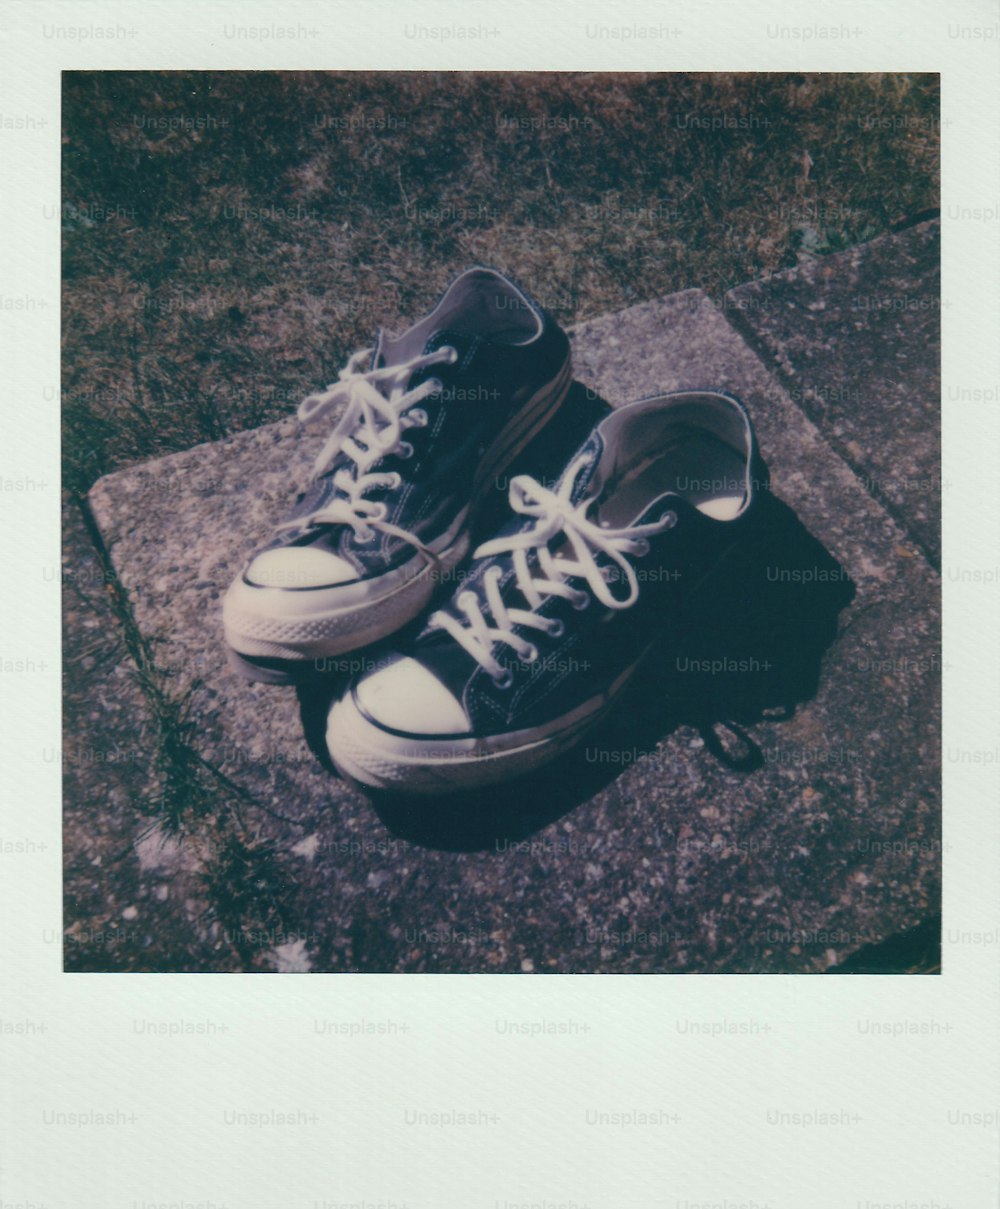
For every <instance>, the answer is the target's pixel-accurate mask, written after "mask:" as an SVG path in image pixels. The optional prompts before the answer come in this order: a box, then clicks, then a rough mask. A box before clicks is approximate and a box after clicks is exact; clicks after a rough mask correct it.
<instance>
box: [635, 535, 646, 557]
mask: <svg viewBox="0 0 1000 1209" xmlns="http://www.w3.org/2000/svg"><path fill="white" fill-rule="evenodd" d="M648 553H649V542H648V541H646V539H645V538H644V537H640V538H638V539H637V540H636V543H635V549H634V550H633V551H632V556H633V558H645V557H646V555H647V554H648Z"/></svg>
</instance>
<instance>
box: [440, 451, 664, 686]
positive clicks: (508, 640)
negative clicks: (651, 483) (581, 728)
mask: <svg viewBox="0 0 1000 1209" xmlns="http://www.w3.org/2000/svg"><path fill="white" fill-rule="evenodd" d="M588 462H589V458H588V457H587V456H586V455H584V456H582V457H580V458H578V459H577V460H576V461H575V462H574V463H573V465H572V466H571V467H570V468H569V471H568V472H567V474H566V475H565V477H564V478H563V481H562V483H561V484H560V486H559V488H558V490H556V491H550V490H549V489H548V488H546V487H543V486H542V485H541V484H540V483H539V482H537V480H535V479H533V478H532V477H531V476H530V475H526V474H521V475H518V476H517V477H516V478H514V479H512V480H511V484H510V506H511V507H512V508H513V509H514V511H515V512H520V513H522V514H523V515H524V516H534V517H537V518H538V523H537V524H536V525H535V526H534V528H532V529H528V530H525V531H524V532H523V533H514V534H511V535H510V536H507V537H498V538H495V539H494V540H493V541H488V542H486V543H484V544H483V545H481V546H480V547H479V548H478V549H477V550H476V552H475V555H474V557H476V558H488V557H490V556H491V555H494V554H504V553H508V552H510V551H513V554H514V559H513V562H514V572H515V577H516V580H517V587H518V589H519V590H520V592H521V595H522V596H523V597H524V598H525V600H526V601H527V602H528V604H529V605H530V606H531V610H535V609H537V608H538V607H539V606H540V605H541V604H542V602H543V600H544V599H545V597H546V596H559V597H562V599H564V600H569V601H571V602H572V604H573V605H574V607H575V608H578V609H582V608H586V606H587V605H588V604H589V603H590V593H592V594H593V595H594V596H595V597H596V598H597V599H598V600H599V601H600V602H601V604H603V605H604V606H605V607H606V608H609V609H627V608H630V607H631V606H632V605H633V604H635V602H636V600H637V599H638V597H639V583H638V579H637V577H636V573H635V569H634V568H633V567H632V565H631V563H630V562H629V561H628V559H627V558H625V555H626V554H633V555H638V556H640V557H641V556H642V555H643V554H645V553H646V552H647V551H648V549H649V543H648V542H647V540H646V537H647V535H649V534H652V533H660V532H662V531H663V530H664V529H668V528H670V527H671V526H672V525H673V524H675V523H676V520H677V517H676V514H675V513H673V512H667V513H665V514H664V515H663V516H662V517H660V519H659V520H658V521H654V522H653V523H651V524H646V525H632V526H629V527H626V528H622V529H610V528H605V527H604V526H602V525H599V524H595V523H594V521H591V520H588V519H587V516H586V513H587V509H588V508H589V507H590V505H591V503H592V502H593V497H591V498H589V499H585V500H583V501H582V502H581V503H579V504H575V505H574V504H573V503H572V502H571V497H572V494H573V486H574V483H575V482H576V479H577V476H578V475H579V473H580V471H581V470H582V469H583V467H584V466H586V465H587V464H588ZM560 533H561V534H564V535H565V536H566V537H567V538H568V539H569V542H570V545H571V546H572V548H573V553H574V554H575V555H576V558H575V559H572V558H566V557H559V558H557V557H555V556H554V555H553V554H552V552H551V551H550V549H549V545H548V543H549V542H550V541H551V540H552V538H553V537H555V536H556V535H557V534H560ZM531 551H537V554H538V564H539V569H540V570H541V572H542V577H541V578H532V573H531V568H530V567H529V565H528V554H529V552H531ZM595 551H596V552H598V553H604V554H607V555H608V556H609V557H610V558H611V559H612V560H613V561H614V563H616V564H617V566H618V568H619V570H620V571H621V573H622V575H623V576H624V578H625V581H626V583H627V584H628V589H629V590H628V595H627V596H625V597H623V598H621V599H619V598H618V597H616V596H615V595H614V594H613V593H612V592H611V590H610V588H609V587H608V584H607V581H606V580H605V578H604V575H603V574H602V572H601V568H600V567H599V566H598V565H597V562H596V561H595V557H594V553H595ZM571 576H579V577H582V578H583V579H586V581H587V584H588V586H589V588H590V593H588V592H587V591H585V590H584V589H582V588H574V587H572V586H571V585H570V584H568V583H567V582H566V580H567V579H569V578H570V577H571ZM502 578H503V571H502V570H501V568H500V567H490V568H489V570H488V571H487V572H486V575H485V577H484V584H485V589H486V601H487V603H488V605H489V609H490V613H491V615H492V619H493V623H494V624H493V625H492V626H491V625H490V623H489V621H488V620H487V618H486V617H485V616H484V615H483V609H482V604H481V602H480V600H479V597H478V596H477V595H476V593H475V592H472V591H466V592H462V593H460V594H459V596H458V598H457V601H456V604H457V606H458V608H459V609H460V610H461V611H462V612H463V613H464V614H465V619H466V621H465V622H463V621H462V620H461V619H460V618H458V617H454V616H452V615H451V614H449V613H445V612H442V611H438V612H436V613H433V614H432V615H431V617H430V619H429V620H430V624H431V625H432V626H435V627H438V628H440V629H443V630H446V631H447V632H448V633H449V634H450V635H451V636H452V638H454V639H455V641H456V642H458V643H459V644H460V645H461V646H462V647H464V648H465V650H466V651H468V653H469V654H470V655H471V656H472V657H473V659H475V660H476V662H477V663H478V664H479V665H480V666H481V667H483V668H484V669H485V670H486V671H488V672H489V673H490V675H491V676H492V677H493V679H494V681H495V682H496V683H497V684H498V685H499V686H500V687H504V688H505V687H508V686H509V685H510V684H511V683H512V680H513V676H512V674H511V672H510V670H509V669H508V668H505V667H504V666H503V665H502V664H501V663H500V662H499V661H498V660H497V659H496V658H495V656H494V654H493V647H494V646H495V645H496V644H497V643H504V644H506V645H507V646H509V647H511V648H513V650H514V652H515V654H516V655H517V657H518V659H520V660H522V661H524V662H528V663H532V662H534V661H535V660H536V659H537V658H538V648H537V647H536V646H535V645H534V643H531V642H526V641H525V640H524V639H523V638H521V637H519V636H518V635H517V634H515V633H514V626H515V625H521V626H527V627H529V628H530V629H535V630H540V631H542V632H543V633H546V634H550V635H551V636H553V637H558V636H559V635H560V634H561V633H562V632H563V623H562V622H561V621H560V620H559V619H558V618H551V617H539V616H538V614H537V613H535V612H534V611H530V612H529V611H528V610H527V609H516V608H515V609H512V608H508V607H507V605H506V604H505V603H504V600H503V597H502V596H501V594H500V580H501V579H502Z"/></svg>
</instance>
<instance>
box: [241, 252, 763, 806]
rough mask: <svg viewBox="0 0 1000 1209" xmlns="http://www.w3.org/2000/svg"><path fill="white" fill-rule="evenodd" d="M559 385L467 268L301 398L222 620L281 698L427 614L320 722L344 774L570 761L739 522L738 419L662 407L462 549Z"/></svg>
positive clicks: (694, 406) (746, 468)
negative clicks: (398, 328) (311, 442)
mask: <svg viewBox="0 0 1000 1209" xmlns="http://www.w3.org/2000/svg"><path fill="white" fill-rule="evenodd" d="M571 382H572V370H571V361H570V346H569V341H568V339H567V337H566V334H565V333H564V332H563V331H562V329H561V328H560V327H559V326H558V324H557V323H556V322H555V321H554V320H553V319H552V317H551V316H550V315H549V314H548V313H547V312H546V311H545V310H544V308H543V307H542V306H540V305H539V304H538V303H537V302H535V300H534V299H532V298H531V297H530V296H529V295H528V294H527V293H526V292H525V291H524V290H522V289H520V288H519V287H518V286H516V285H515V284H514V283H513V282H512V281H510V280H509V279H508V278H507V277H505V276H504V275H503V274H501V273H498V272H496V271H494V270H492V269H487V268H473V269H470V270H468V271H467V272H465V273H463V274H461V275H460V276H459V277H458V278H457V279H456V280H455V281H454V282H453V283H452V285H451V286H450V287H449V288H448V290H447V291H446V292H445V294H444V295H443V296H442V298H441V300H440V302H439V303H438V304H437V306H436V307H435V308H434V310H433V311H432V312H431V313H430V314H429V315H427V316H426V317H425V318H424V319H422V320H421V321H420V322H418V323H416V324H415V325H414V326H413V327H411V328H409V329H408V330H407V331H406V332H404V333H403V334H402V335H400V336H395V337H391V336H388V335H386V334H385V333H380V334H379V336H378V338H377V340H376V344H375V347H374V349H372V350H365V351H364V352H362V353H358V354H356V355H355V356H354V357H352V358H351V359H350V361H349V363H348V365H347V367H346V368H345V369H344V370H342V371H341V373H340V379H339V381H338V382H336V383H334V384H333V385H331V386H330V387H328V388H327V390H326V391H324V392H321V393H318V394H315V395H310V396H309V397H308V398H307V399H306V400H305V401H304V402H303V403H302V405H301V408H300V410H299V417H300V419H302V420H303V421H314V420H319V419H321V418H323V417H326V416H330V415H331V413H334V412H336V411H338V410H339V418H338V419H337V421H336V423H335V424H334V425H333V428H332V431H331V432H330V435H329V437H328V439H327V440H326V443H325V444H324V445H323V447H322V449H321V450H320V451H319V454H318V456H317V458H316V462H315V465H314V468H313V478H312V481H311V483H310V485H309V487H308V489H307V490H306V492H305V493H304V495H303V496H302V497H301V499H300V500H299V502H298V504H297V506H296V508H295V510H294V511H293V513H292V515H291V517H290V518H289V519H288V520H287V521H286V522H285V523H284V524H282V525H280V526H279V527H278V529H277V531H276V533H275V535H274V538H273V540H272V541H271V542H270V544H269V545H268V546H267V547H265V548H264V549H262V550H260V551H259V552H258V553H256V554H255V555H254V556H253V557H252V558H251V559H250V561H249V562H248V564H247V565H246V567H245V568H244V569H243V571H242V572H241V574H240V575H239V576H238V577H237V579H236V580H235V582H234V583H233V584H232V586H231V587H230V589H229V592H228V593H227V595H226V599H225V602H224V609H223V620H224V626H225V635H226V642H227V644H228V646H229V649H230V659H231V661H232V662H233V663H234V664H235V665H236V666H237V667H238V669H239V670H240V671H241V672H242V673H243V674H244V675H246V676H247V677H249V678H250V679H254V680H264V681H269V682H272V683H289V682H291V681H293V680H295V679H297V678H299V677H300V676H301V675H302V674H303V673H306V672H309V671H310V670H312V669H314V668H317V667H322V666H323V665H324V661H326V660H329V659H330V658H331V657H335V656H339V655H343V654H345V653H347V652H351V651H357V650H359V649H360V648H363V647H368V646H371V645H372V644H375V643H379V642H381V641H382V640H383V639H385V638H387V637H389V636H390V635H393V634H396V633H397V632H398V631H400V630H402V629H404V627H407V626H408V625H409V623H411V622H413V621H415V620H416V619H418V618H420V617H421V616H422V615H424V614H426V617H425V621H424V624H423V627H422V628H421V629H420V630H419V632H417V633H415V634H413V633H412V631H411V632H410V633H411V636H410V637H409V638H408V639H407V640H406V641H405V642H402V643H400V649H398V650H393V651H388V652H383V653H382V655H381V657H380V658H379V659H378V660H377V661H375V662H374V664H373V666H371V667H370V668H369V669H368V670H367V671H366V672H364V673H363V674H362V675H360V676H359V677H357V678H356V679H355V680H354V681H353V683H351V684H350V686H349V687H348V688H347V689H346V691H345V692H344V693H343V694H342V695H341V697H340V698H339V699H338V700H337V701H336V702H335V703H334V704H333V706H332V708H331V711H330V715H329V720H328V727H327V743H328V746H329V750H330V755H331V758H332V760H333V762H334V764H335V765H336V766H337V768H338V769H339V770H340V772H341V773H343V774H344V775H346V776H348V777H349V778H351V779H353V780H355V781H358V782H360V783H362V784H363V785H365V786H368V787H371V788H385V789H394V790H397V791H404V792H409V793H427V794H439V793H444V792H449V791H455V790H461V789H470V788H474V787H476V786H481V785H486V784H495V783H497V782H500V781H505V780H507V779H509V778H512V777H516V776H519V775H521V774H524V773H528V772H530V771H532V770H533V769H535V768H537V767H539V766H540V765H542V764H544V763H545V762H547V761H548V760H550V759H552V758H553V757H555V756H557V755H559V754H560V753H562V752H563V751H565V750H567V749H568V748H569V747H571V746H572V745H573V744H574V743H576V742H577V741H578V740H579V739H580V737H581V736H582V735H583V734H584V732H585V731H586V730H587V729H588V728H589V727H591V726H592V725H593V724H594V723H595V722H596V721H597V720H598V719H599V718H601V717H602V716H603V714H604V713H605V711H606V710H607V708H608V707H609V706H610V705H611V703H612V702H613V700H614V699H615V697H616V695H617V694H618V693H619V692H620V690H621V689H622V688H623V687H624V685H625V684H626V683H627V681H628V680H629V678H630V676H631V675H632V673H633V672H634V671H635V670H636V668H637V667H638V666H639V664H640V663H641V662H642V660H643V658H644V656H645V654H646V653H647V652H648V651H649V650H650V649H651V647H652V646H653V645H654V644H655V643H656V642H657V640H658V639H659V638H660V637H661V636H662V635H663V634H664V633H665V632H667V631H669V629H670V627H671V624H672V619H674V618H676V617H677V616H678V614H679V611H680V610H681V609H682V608H683V607H684V606H685V605H686V604H689V603H690V600H691V598H692V596H693V594H694V593H695V592H696V591H697V588H698V586H699V584H700V583H701V582H702V581H703V580H704V579H705V578H706V576H707V575H708V574H709V572H710V571H711V570H712V569H713V568H714V567H715V566H716V565H717V564H718V563H719V561H720V560H721V559H722V558H724V556H725V554H726V552H727V551H728V550H729V549H731V548H732V547H734V546H735V545H736V544H738V543H739V542H740V540H741V537H742V536H743V534H744V532H745V530H746V526H747V525H748V524H750V523H752V519H753V514H754V513H755V511H756V509H755V504H756V502H757V495H758V492H759V490H760V489H761V487H762V486H764V485H766V476H767V472H766V468H765V466H764V464H763V462H762V460H761V457H760V453H759V451H758V448H757V442H756V438H755V436H754V432H753V428H752V426H751V423H750V420H749V417H748V416H747V413H746V411H745V410H744V408H743V406H742V405H741V404H740V403H739V401H738V400H736V399H735V398H733V397H732V396H730V395H728V394H726V393H724V392H720V391H703V390H690V391H675V392H671V393H668V394H663V395H658V396H654V397H650V398H644V399H640V400H637V401H636V402H633V403H629V404H627V405H625V406H622V407H619V408H617V409H616V410H614V411H612V412H610V413H609V414H608V415H606V416H605V418H603V419H602V420H601V421H600V422H599V423H597V425H596V426H595V427H594V428H593V430H592V431H591V432H590V434H589V436H588V437H587V439H586V440H585V441H584V443H583V444H582V446H581V447H580V448H579V449H577V451H576V452H575V453H574V454H573V455H572V456H571V457H570V458H569V460H568V461H567V462H566V463H565V464H564V465H563V466H562V467H560V468H559V472H558V473H556V474H554V475H553V477H552V479H547V480H546V481H544V482H543V481H539V480H538V479H536V478H533V477H531V476H529V475H524V474H522V475H517V476H515V477H514V478H513V479H512V480H511V481H510V483H509V513H508V517H507V520H506V522H505V523H502V524H501V525H500V526H499V529H498V531H495V532H493V534H492V535H489V538H488V540H487V541H485V543H483V544H480V545H478V547H477V548H476V549H475V550H474V551H472V552H471V553H470V547H471V541H472V534H473V532H474V531H475V528H476V524H477V511H478V510H479V508H480V505H481V504H482V503H483V502H484V500H485V499H486V498H487V496H488V493H490V492H491V491H495V490H496V488H497V483H498V480H499V479H500V476H501V475H502V474H503V472H504V471H505V470H506V469H507V467H508V466H509V465H510V464H511V463H512V462H513V460H514V459H515V458H516V457H517V456H518V454H520V453H521V451H522V450H524V449H525V447H526V446H527V445H528V444H529V442H531V441H532V440H533V439H534V438H535V437H536V435H537V434H538V433H539V432H540V431H541V430H542V429H543V427H544V426H545V425H546V424H547V423H548V422H549V421H550V420H551V419H552V418H553V416H554V415H555V414H556V412H557V410H558V409H559V408H560V407H561V405H562V404H563V403H564V401H565V400H566V397H567V394H568V392H569V388H570V385H571ZM449 589H450V591H449ZM432 605H436V606H437V607H436V608H435V609H434V611H431V612H428V610H429V608H430V607H431V606H432Z"/></svg>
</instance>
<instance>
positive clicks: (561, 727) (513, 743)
mask: <svg viewBox="0 0 1000 1209" xmlns="http://www.w3.org/2000/svg"><path fill="white" fill-rule="evenodd" d="M643 657H645V656H643ZM641 662H642V659H639V660H637V661H636V662H635V663H633V664H632V665H631V666H630V667H629V668H627V669H626V670H625V671H624V672H622V673H621V675H619V677H618V678H617V679H616V680H615V682H614V683H613V684H612V686H611V687H610V688H609V689H608V690H607V691H606V692H604V693H601V694H599V695H598V696H596V697H591V698H590V699H589V700H588V701H586V702H584V703H583V704H582V705H580V706H578V707H577V708H576V709H575V710H573V711H572V712H571V713H569V714H565V715H563V716H562V717H561V718H557V719H553V720H552V721H551V722H549V723H547V724H546V725H544V726H541V727H535V728H533V729H532V730H522V731H512V732H510V733H508V734H505V735H491V736H488V737H485V738H442V739H436V738H434V737H433V736H425V737H421V738H408V737H405V736H403V735H398V734H394V733H392V732H390V731H386V730H383V729H382V728H381V727H380V726H377V725H375V723H373V722H372V721H371V720H370V719H369V718H367V717H366V716H365V715H364V714H363V713H362V712H361V711H360V709H359V708H358V706H357V703H356V702H355V700H354V694H353V692H352V690H351V689H348V691H347V692H346V693H345V694H344V695H343V696H342V697H341V698H340V699H339V700H338V701H337V702H335V704H334V705H333V708H332V709H331V710H330V714H329V718H328V720H327V731H326V743H327V748H328V749H329V752H330V758H331V759H332V760H333V762H334V764H335V765H336V767H337V769H338V771H339V772H340V773H341V775H343V776H345V777H347V778H348V779H350V780H352V781H356V782H357V783H358V784H360V785H362V786H366V787H368V788H369V789H385V790H393V791H395V792H397V793H407V794H421V795H424V794H426V795H432V794H438V795H440V794H447V793H460V792H462V791H463V790H464V791H467V790H470V789H477V788H480V787H484V786H487V785H497V784H499V783H501V782H503V781H509V780H512V779H513V778H514V777H520V776H524V775H525V774H526V773H529V772H534V771H535V770H536V769H538V768H541V767H542V766H543V765H544V764H547V763H549V761H550V760H554V759H556V757H557V756H560V755H562V754H563V753H564V752H567V751H569V750H570V748H572V747H574V746H575V745H576V744H577V743H578V742H579V741H580V740H581V739H582V738H583V737H584V735H585V734H586V733H587V732H588V731H589V730H590V729H591V727H593V726H594V725H595V724H596V723H597V722H599V721H600V720H601V719H602V718H603V717H604V715H605V713H607V711H608V710H609V709H610V708H611V706H612V705H613V704H614V701H615V698H616V697H617V696H618V694H619V693H620V692H621V690H622V689H623V688H624V687H625V685H626V684H627V683H628V681H629V680H630V679H631V677H632V675H633V673H634V672H635V670H636V669H637V668H638V667H639V665H640V663H641Z"/></svg>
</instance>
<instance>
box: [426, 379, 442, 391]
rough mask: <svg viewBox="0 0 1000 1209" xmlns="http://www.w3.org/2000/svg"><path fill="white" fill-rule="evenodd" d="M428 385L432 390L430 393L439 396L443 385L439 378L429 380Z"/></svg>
mask: <svg viewBox="0 0 1000 1209" xmlns="http://www.w3.org/2000/svg"><path fill="white" fill-rule="evenodd" d="M428 384H429V385H430V386H432V387H433V388H434V389H433V390H432V391H431V394H432V395H439V394H440V393H441V392H442V391H443V390H444V383H443V382H442V381H441V379H440V378H429V379H428Z"/></svg>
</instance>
